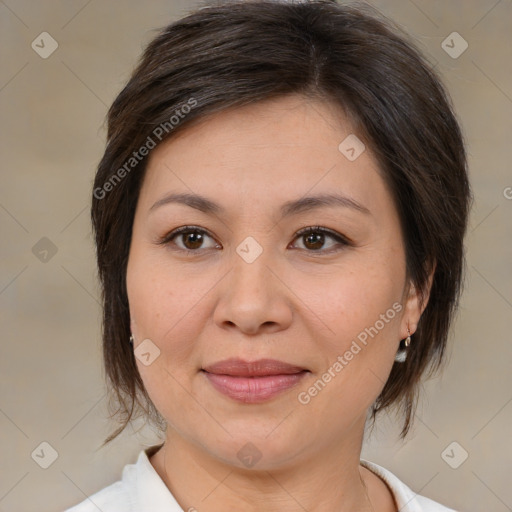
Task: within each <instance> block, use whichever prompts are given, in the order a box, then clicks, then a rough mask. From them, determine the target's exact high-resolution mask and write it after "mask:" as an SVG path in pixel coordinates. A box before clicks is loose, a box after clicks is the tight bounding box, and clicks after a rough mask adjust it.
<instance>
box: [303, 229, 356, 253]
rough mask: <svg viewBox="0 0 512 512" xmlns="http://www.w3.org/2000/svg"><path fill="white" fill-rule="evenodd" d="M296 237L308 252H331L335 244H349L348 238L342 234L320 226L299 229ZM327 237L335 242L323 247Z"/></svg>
mask: <svg viewBox="0 0 512 512" xmlns="http://www.w3.org/2000/svg"><path fill="white" fill-rule="evenodd" d="M297 238H298V239H301V240H302V241H303V245H304V249H305V250H307V251H308V252H332V251H333V247H334V251H335V250H336V246H346V245H350V242H349V240H348V239H346V238H345V237H343V236H342V235H340V234H338V233H336V232H333V231H331V230H328V229H326V228H322V227H320V226H312V227H308V228H304V229H301V230H300V231H299V232H298V233H297ZM328 239H331V240H334V241H335V243H334V244H331V247H330V248H327V249H325V247H324V245H325V243H326V240H328Z"/></svg>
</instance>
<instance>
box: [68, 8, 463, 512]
mask: <svg viewBox="0 0 512 512" xmlns="http://www.w3.org/2000/svg"><path fill="white" fill-rule="evenodd" d="M470 201H471V191H470V186H469V183H468V177H467V170H466V157H465V150H464V145H463V141H462V137H461V133H460V129H459V126H458V124H457V121H456V119H455V117H454V114H453V112H452V110H451V107H450V103H449V100H448V98H447V95H446V93H445V92H444V89H443V87H442V86H441V84H440V82H439V80H438V78H437V77H436V76H435V74H434V73H433V72H432V70H431V69H430V68H429V66H428V65H427V63H426V62H425V60H424V59H423V58H422V56H421V55H420V54H419V53H418V51H417V50H416V49H415V48H414V47H413V45H412V44H411V43H410V42H408V41H407V40H406V39H405V38H404V36H402V35H398V34H397V32H396V30H395V29H392V28H390V26H389V24H388V23H386V22H384V21H382V20H381V19H379V18H378V17H377V16H376V15H375V14H374V13H373V12H372V11H369V10H367V9H363V8H354V7H351V8H349V7H345V6H341V5H338V4H336V3H335V2H331V1H327V0H322V1H313V2H307V3H306V2H305V3H285V2H274V1H254V2H252V1H250V2H246V1H245V2H228V3H224V4H219V5H215V6H211V7H204V8H201V9H198V10H197V11H196V12H194V13H192V14H190V15H188V16H187V17H185V18H183V19H181V20H179V21H177V22H175V23H172V24H171V25H169V26H168V27H167V28H165V29H164V30H163V31H162V32H161V33H160V34H159V35H158V36H157V37H156V38H155V39H154V40H153V41H152V42H151V43H150V44H149V46H148V47H147V49H146V50H145V53H144V55H143V57H142V59H141V61H140V63H139V65H138V67H137V68H136V70H135V71H134V73H133V75H132V77H131V79H130V80H129V82H128V84H127V85H126V87H125V88H124V89H123V90H122V92H121V93H120V94H119V96H118V97H117V98H116V100H115V101H114V103H113V105H112V107H111V109H110V111H109V116H108V144H107V148H106V151H105V154H104V156H103V159H102V161H101V163H100V165H99V168H98V171H97V174H96V178H95V183H94V190H93V203H92V220H93V226H94V230H95V236H96V244H97V257H98V267H99V274H100V278H101V282H102V286H103V291H104V296H103V299H104V319H103V322H104V345H103V346H104V361H105V368H106V373H107V375H108V378H109V382H110V384H111V386H112V388H113V391H114V396H115V397H116V400H117V402H118V405H119V408H118V411H117V414H119V415H120V416H121V418H122V419H123V424H122V425H121V427H120V428H119V429H118V430H117V431H116V432H114V433H113V434H112V435H111V436H109V438H108V439H107V440H106V441H105V443H104V444H107V443H108V442H110V441H111V440H112V439H114V438H115V437H116V436H117V435H119V433H120V432H121V431H122V430H123V429H124V428H125V426H126V425H127V424H128V422H129V421H130V419H131V418H132V417H134V416H136V414H137V412H138V411H140V410H141V409H142V410H144V412H145V414H146V416H147V417H148V418H149V419H151V420H152V421H155V422H156V423H157V424H159V425H161V426H162V429H163V430H164V432H165V442H163V443H162V444H161V445H158V446H154V447H151V448H149V449H148V450H143V451H141V452H140V455H139V458H138V460H137V462H136V464H130V465H127V466H126V467H125V469H124V471H123V476H122V480H121V481H119V482H116V483H115V484H113V485H111V486H109V487H106V488H105V489H103V490H101V491H98V493H96V494H94V495H93V496H91V497H90V498H88V499H87V500H85V501H84V502H82V503H81V504H79V505H77V506H75V507H73V508H71V509H69V510H70V511H72V512H84V511H89V510H91V511H92V510H97V509H100V510H102V511H103V512H114V511H123V512H127V511H129V510H130V511H134V512H135V511H142V510H148V511H152V512H160V511H162V512H163V511H164V510H165V511H171V510H176V511H179V510H188V511H193V510H198V511H202V510H204V511H208V512H217V511H221V510H222V511H226V510H237V511H260V510H261V511H263V510H264V511H280V512H283V511H298V510H308V511H311V512H313V511H315V512H320V511H322V512H323V511H337V512H347V511H352V512H353V511H356V510H357V511H379V512H391V511H396V510H400V511H403V512H405V511H408V512H412V511H415V512H416V511H418V512H419V511H423V512H431V511H448V510H452V509H449V508H447V507H445V506H443V505H441V504H439V503H436V502H434V501H432V500H430V499H428V498H426V497H422V496H418V495H416V494H415V493H414V492H413V491H412V490H411V489H409V487H407V485H406V484H405V483H403V482H401V481H400V480H399V479H398V478H397V477H396V476H395V475H393V474H392V473H391V472H389V471H388V470H386V469H385V468H383V467H381V466H378V465H376V464H374V463H372V462H369V461H365V460H360V454H361V447H362V441H363V434H364V429H365V426H366V424H367V420H371V421H375V418H376V414H377V413H378V412H379V411H382V410H384V409H386V408H390V407H397V408H398V409H399V410H400V411H402V412H403V420H404V423H403V428H402V432H401V436H402V438H405V436H406V434H407V432H408V430H409V428H410V425H411V422H412V417H413V414H414V408H415V405H416V398H417V391H418V385H419V383H420V379H421V377H422V376H423V375H424V374H425V373H426V372H427V370H430V371H433V370H434V369H437V368H438V367H439V366H440V364H441V362H442V361H443V354H444V350H445V345H446V340H447V335H448V330H449V327H450V325H451V320H452V316H453V313H454V312H455V309H456V307H457V303H458V298H459V295H460V290H461V285H462V280H463V271H464V245H463V240H464V234H465V231H466V224H467V216H468V210H469V207H470Z"/></svg>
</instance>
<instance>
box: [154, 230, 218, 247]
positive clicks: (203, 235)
mask: <svg viewBox="0 0 512 512" xmlns="http://www.w3.org/2000/svg"><path fill="white" fill-rule="evenodd" d="M208 238H210V239H212V240H213V238H212V237H211V236H210V235H209V234H208V233H207V232H206V231H205V230H204V229H200V228H196V227H194V226H183V227H181V228H178V229H175V230H174V231H171V232H170V233H169V234H167V235H166V236H164V237H163V238H162V239H161V240H159V242H158V243H159V244H161V245H168V244H173V245H175V246H177V248H178V249H181V250H183V251H185V252H199V251H200V250H201V249H211V248H214V247H218V245H216V244H213V245H211V246H210V247H204V245H203V244H204V243H205V241H206V240H207V239H208ZM178 242H180V243H178Z"/></svg>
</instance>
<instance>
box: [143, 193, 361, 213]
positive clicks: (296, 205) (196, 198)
mask: <svg viewBox="0 0 512 512" xmlns="http://www.w3.org/2000/svg"><path fill="white" fill-rule="evenodd" d="M173 203H176V204H184V205H186V206H190V207H191V208H195V209H196V210H199V211H201V212H204V213H207V214H213V215H222V214H223V213H225V208H224V207H222V206H221V205H220V204H218V203H216V202H214V201H212V200H211V199H208V198H206V197H204V196H201V195H198V194H188V193H182V194H168V195H166V196H165V197H163V198H162V199H159V200H158V201H157V202H156V203H155V204H154V205H153V206H152V207H151V208H150V209H149V211H150V212H153V211H154V210H156V209H157V208H159V207H161V206H164V205H167V204H173ZM329 206H330V207H332V206H337V207H343V208H350V209H352V210H355V211H358V212H361V213H364V214H365V215H371V212H370V210H369V209H368V208H366V206H363V205H362V204H361V203H358V202H357V201H356V200H355V199H352V198H351V197H348V196H344V195H341V194H334V193H331V194H318V195H315V196H307V197H301V198H300V199H296V200H292V201H287V202H286V203H284V204H283V205H282V206H281V208H280V211H281V218H284V217H290V216H292V215H297V214H299V213H303V212H307V211H311V210H314V209H317V208H321V207H329Z"/></svg>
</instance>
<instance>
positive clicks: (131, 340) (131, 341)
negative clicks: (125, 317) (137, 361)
mask: <svg viewBox="0 0 512 512" xmlns="http://www.w3.org/2000/svg"><path fill="white" fill-rule="evenodd" d="M130 345H133V335H132V334H130Z"/></svg>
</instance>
